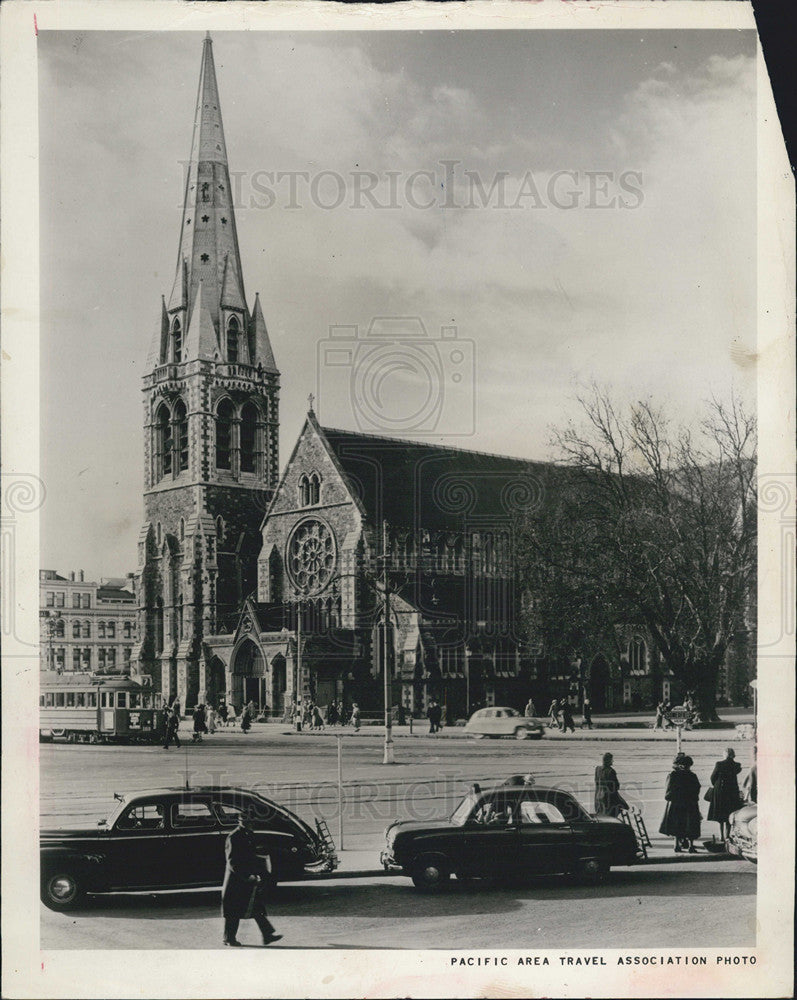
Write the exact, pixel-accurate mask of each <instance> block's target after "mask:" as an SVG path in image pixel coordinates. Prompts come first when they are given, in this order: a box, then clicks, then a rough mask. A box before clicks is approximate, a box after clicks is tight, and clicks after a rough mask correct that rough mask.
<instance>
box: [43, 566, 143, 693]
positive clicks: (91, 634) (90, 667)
mask: <svg viewBox="0 0 797 1000" xmlns="http://www.w3.org/2000/svg"><path fill="white" fill-rule="evenodd" d="M137 603H138V602H137V600H136V595H135V593H134V592H133V575H132V573H131V574H129V575H128V576H127V577H125V578H122V579H119V578H111V579H102V580H101V581H100V582H99V583H97V582H95V581H92V580H86V579H84V574H83V570H80V571H79V572H78V573H77V574H75V573H70V574H69V576H68V577H64V576H59V574H58V573H56V571H55V570H52V569H43V570H40V571H39V617H40V640H41V646H40V649H41V654H40V655H41V667H42V669H43V670H58V671H86V672H90V673H110V674H120V673H125V674H126V673H130V663H131V657H132V652H133V647H134V645H135V642H136V619H137V611H136V606H137Z"/></svg>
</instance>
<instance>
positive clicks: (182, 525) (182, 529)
mask: <svg viewBox="0 0 797 1000" xmlns="http://www.w3.org/2000/svg"><path fill="white" fill-rule="evenodd" d="M180 541H181V542H184V541H185V518H184V517H181V518H180Z"/></svg>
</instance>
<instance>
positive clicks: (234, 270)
mask: <svg viewBox="0 0 797 1000" xmlns="http://www.w3.org/2000/svg"><path fill="white" fill-rule="evenodd" d="M200 283H201V284H202V296H201V299H202V303H203V306H204V308H205V309H207V311H208V313H209V315H210V318H211V320H212V322H213V326H214V328H215V330H216V336H217V339H218V340H219V343H222V342H223V336H222V331H221V329H220V324H221V321H222V318H223V317H222V316H221V306H222V304H223V305H224V307H225V308H233V309H237V310H240V311H241V312H242V314H243V315H242V316H241V320H242V324H243V325H244V326H245V325H246V324H247V323H248V319H249V315H248V310H247V307H246V296H245V293H244V283H243V273H242V270H241V257H240V253H239V251H238V235H237V232H236V228H235V213H234V211H233V196H232V189H231V185H230V171H229V166H228V163H227V148H226V145H225V142H224V126H223V125H222V120H221V104H220V102H219V91H218V84H217V83H216V69H215V66H214V64H213V42H212V40H211V38H210V34H209V33H208V35H207V36H206V37H205V40H204V42H203V45H202V66H201V69H200V73H199V89H198V91H197V102H196V113H195V115H194V135H193V141H192V144H191V159H190V161H189V166H188V171H187V177H186V186H185V203H184V207H183V222H182V228H181V231H180V250H179V254H178V258H177V268H176V275H175V281H174V288H173V289H172V294H171V296H170V298H169V310H170V311H171V310H174V309H176V308H178V307H183V308H185V309H186V310H187V314H186V315H185V317H184V325H185V327H188V326H189V325H190V324H191V321H192V315H191V312H192V310H193V305H194V303H195V302H196V300H197V293H198V291H199V285H200ZM222 292H223V293H224V302H223V303H222Z"/></svg>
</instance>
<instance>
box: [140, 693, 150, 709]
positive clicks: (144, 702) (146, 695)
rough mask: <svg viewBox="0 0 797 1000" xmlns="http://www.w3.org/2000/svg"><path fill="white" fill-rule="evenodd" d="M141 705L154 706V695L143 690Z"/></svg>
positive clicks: (144, 706) (143, 706)
mask: <svg viewBox="0 0 797 1000" xmlns="http://www.w3.org/2000/svg"><path fill="white" fill-rule="evenodd" d="M140 697H141V707H142V708H152V695H151V694H149V693H148V692H142V693H141V695H140Z"/></svg>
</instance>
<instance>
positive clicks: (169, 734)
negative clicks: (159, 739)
mask: <svg viewBox="0 0 797 1000" xmlns="http://www.w3.org/2000/svg"><path fill="white" fill-rule="evenodd" d="M166 713H167V715H166V741H165V742H164V744H163V749H164V750H168V749H169V744H170V743H172V741H173V742H174V745H175V746H176V747H179V746H180V737H179V736H178V735H177V730H178V729H179V728H180V717H179V716H178V715H177V713H176V712H173V711H172V710H171V709H169V708H167V709H166Z"/></svg>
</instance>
